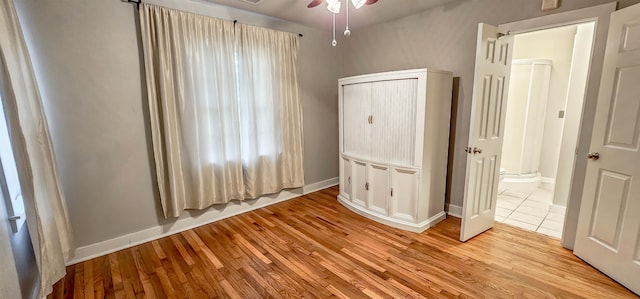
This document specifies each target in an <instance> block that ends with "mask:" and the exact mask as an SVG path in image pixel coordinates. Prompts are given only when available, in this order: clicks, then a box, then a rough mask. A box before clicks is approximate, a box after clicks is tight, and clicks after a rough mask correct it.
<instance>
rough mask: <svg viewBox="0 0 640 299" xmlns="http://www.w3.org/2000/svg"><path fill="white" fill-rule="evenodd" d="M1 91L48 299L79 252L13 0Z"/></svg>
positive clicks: (4, 28)
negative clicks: (75, 250) (68, 262)
mask: <svg viewBox="0 0 640 299" xmlns="http://www.w3.org/2000/svg"><path fill="white" fill-rule="evenodd" d="M0 90H1V91H2V96H1V98H2V103H1V104H2V105H4V111H5V115H6V119H7V122H8V128H9V135H10V137H11V142H12V144H11V146H12V149H13V152H14V156H15V159H16V166H17V170H18V176H19V180H20V188H21V190H22V197H23V199H24V204H25V210H26V214H27V225H28V227H29V232H30V235H31V241H32V243H33V249H34V253H35V257H36V262H37V264H38V271H39V273H40V289H39V294H38V298H44V297H45V296H46V295H47V294H49V293H51V290H52V289H51V287H52V286H53V284H54V283H56V282H57V281H58V280H60V279H61V278H62V277H64V275H65V274H66V270H65V262H66V261H68V260H69V258H70V257H71V255H72V254H73V251H74V247H73V237H72V233H71V227H70V223H69V217H68V212H67V206H66V203H65V199H64V195H63V193H62V188H61V186H60V183H59V181H58V177H57V169H56V163H55V159H54V154H53V146H52V143H51V137H50V134H49V128H48V125H47V120H46V118H45V115H44V109H43V106H42V101H41V99H40V94H39V91H38V86H37V84H36V81H35V75H34V73H33V68H32V64H31V59H30V58H29V53H28V52H27V47H26V45H25V42H24V37H23V35H22V30H21V28H20V24H19V22H18V17H17V15H16V11H15V7H14V6H13V0H0ZM0 204H3V203H0Z"/></svg>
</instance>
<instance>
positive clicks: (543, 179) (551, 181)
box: [540, 177, 556, 184]
mask: <svg viewBox="0 0 640 299" xmlns="http://www.w3.org/2000/svg"><path fill="white" fill-rule="evenodd" d="M540 182H542V183H545V184H555V183H556V179H555V178H548V177H541V178H540Z"/></svg>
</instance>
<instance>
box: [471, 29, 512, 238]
mask: <svg viewBox="0 0 640 299" xmlns="http://www.w3.org/2000/svg"><path fill="white" fill-rule="evenodd" d="M512 49H513V37H509V36H506V37H502V38H498V28H497V27H495V26H491V25H487V24H480V25H479V26H478V43H477V48H476V70H475V79H474V86H473V99H472V108H471V109H472V112H471V113H472V115H471V128H470V136H469V148H470V150H469V151H468V153H469V154H468V158H467V173H466V186H465V196H464V203H463V208H462V227H461V230H460V240H461V241H466V240H469V239H471V238H473V237H474V236H476V235H478V234H480V233H482V232H484V231H485V230H487V229H490V228H491V227H493V218H494V216H495V205H496V200H497V190H498V177H499V172H500V171H499V168H500V167H499V165H500V157H501V153H502V141H503V138H504V118H505V114H506V102H505V101H506V98H507V94H508V86H509V73H510V70H511V56H512V54H511V50H512Z"/></svg>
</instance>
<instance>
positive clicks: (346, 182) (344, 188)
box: [340, 156, 352, 200]
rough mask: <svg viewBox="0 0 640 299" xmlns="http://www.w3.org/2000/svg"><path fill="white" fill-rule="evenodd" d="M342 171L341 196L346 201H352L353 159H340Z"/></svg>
mask: <svg viewBox="0 0 640 299" xmlns="http://www.w3.org/2000/svg"><path fill="white" fill-rule="evenodd" d="M340 169H341V174H340V195H341V196H342V197H343V198H344V199H346V200H351V186H352V185H351V182H352V178H351V159H349V158H347V157H344V156H343V157H340Z"/></svg>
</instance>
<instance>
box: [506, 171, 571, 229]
mask: <svg viewBox="0 0 640 299" xmlns="http://www.w3.org/2000/svg"><path fill="white" fill-rule="evenodd" d="M550 190H551V191H550ZM552 190H553V189H552V188H550V187H549V186H545V185H544V184H541V185H540V187H538V188H537V189H528V190H527V189H524V188H518V187H517V186H514V184H510V185H509V187H506V188H504V187H503V188H500V189H499V194H498V203H497V204H496V218H495V219H496V221H499V222H502V223H506V224H509V225H513V226H517V227H520V228H523V229H526V230H530V231H535V232H538V233H541V234H545V235H548V236H551V237H554V238H558V239H560V237H561V236H562V227H563V225H564V215H565V209H564V208H562V207H558V206H553V205H552V202H553V191H552Z"/></svg>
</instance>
